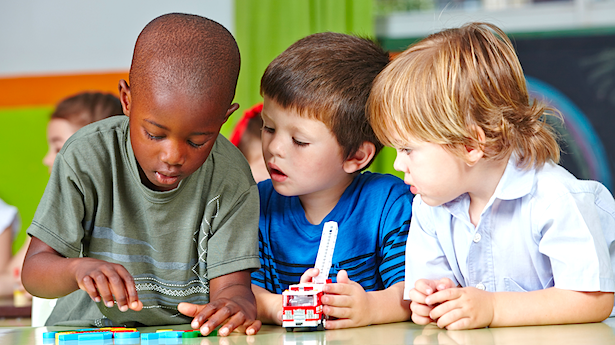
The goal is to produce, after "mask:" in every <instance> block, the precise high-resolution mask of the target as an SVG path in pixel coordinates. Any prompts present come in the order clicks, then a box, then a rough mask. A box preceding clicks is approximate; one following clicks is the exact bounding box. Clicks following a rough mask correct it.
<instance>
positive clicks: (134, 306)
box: [131, 302, 139, 309]
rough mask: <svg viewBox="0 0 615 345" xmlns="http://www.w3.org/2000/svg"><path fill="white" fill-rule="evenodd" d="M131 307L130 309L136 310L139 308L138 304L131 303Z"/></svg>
mask: <svg viewBox="0 0 615 345" xmlns="http://www.w3.org/2000/svg"><path fill="white" fill-rule="evenodd" d="M131 306H132V309H135V308H138V307H139V303H138V302H132V304H131Z"/></svg>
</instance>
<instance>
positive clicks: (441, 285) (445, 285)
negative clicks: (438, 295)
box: [436, 278, 455, 290]
mask: <svg viewBox="0 0 615 345" xmlns="http://www.w3.org/2000/svg"><path fill="white" fill-rule="evenodd" d="M436 285H437V286H436V288H437V289H438V290H445V289H451V288H454V287H455V283H453V281H452V280H450V279H449V278H442V279H440V280H439V281H438V282H437V284H436Z"/></svg>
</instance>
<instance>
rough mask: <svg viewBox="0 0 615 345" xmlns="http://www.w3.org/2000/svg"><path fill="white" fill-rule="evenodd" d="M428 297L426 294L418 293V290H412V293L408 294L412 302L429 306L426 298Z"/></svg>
mask: <svg viewBox="0 0 615 345" xmlns="http://www.w3.org/2000/svg"><path fill="white" fill-rule="evenodd" d="M426 297H427V295H425V294H424V293H422V292H420V291H418V290H417V289H412V290H410V292H408V299H410V300H411V301H414V302H418V303H421V304H427V303H425V298H426Z"/></svg>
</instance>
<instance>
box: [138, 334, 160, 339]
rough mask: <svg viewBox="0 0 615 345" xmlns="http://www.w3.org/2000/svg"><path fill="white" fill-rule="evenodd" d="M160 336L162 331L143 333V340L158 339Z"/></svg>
mask: <svg viewBox="0 0 615 345" xmlns="http://www.w3.org/2000/svg"><path fill="white" fill-rule="evenodd" d="M159 336H160V333H142V334H141V340H156V339H158V338H159Z"/></svg>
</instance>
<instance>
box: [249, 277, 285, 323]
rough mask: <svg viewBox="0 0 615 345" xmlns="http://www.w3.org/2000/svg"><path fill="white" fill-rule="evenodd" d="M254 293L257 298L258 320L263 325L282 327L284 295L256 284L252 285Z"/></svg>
mask: <svg viewBox="0 0 615 345" xmlns="http://www.w3.org/2000/svg"><path fill="white" fill-rule="evenodd" d="M252 291H253V292H254V297H255V298H256V308H257V313H256V315H257V318H258V319H259V320H261V321H262V322H263V323H267V324H273V325H281V324H282V302H283V298H282V295H278V294H275V293H273V292H270V291H269V290H267V289H264V288H262V287H260V286H258V285H254V284H252Z"/></svg>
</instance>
